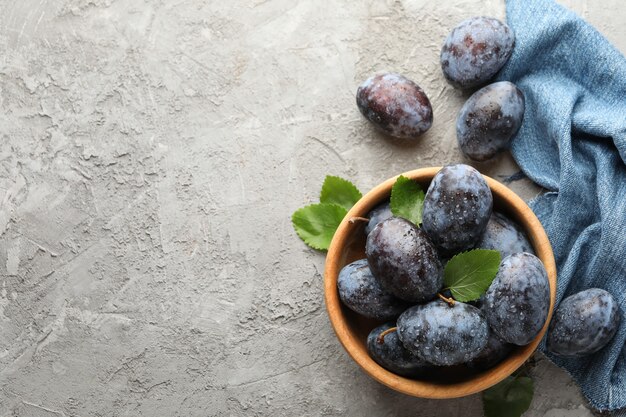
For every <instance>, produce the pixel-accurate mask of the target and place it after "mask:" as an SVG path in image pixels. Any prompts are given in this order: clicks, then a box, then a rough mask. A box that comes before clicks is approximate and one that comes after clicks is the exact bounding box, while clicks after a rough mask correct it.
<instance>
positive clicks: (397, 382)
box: [324, 168, 556, 398]
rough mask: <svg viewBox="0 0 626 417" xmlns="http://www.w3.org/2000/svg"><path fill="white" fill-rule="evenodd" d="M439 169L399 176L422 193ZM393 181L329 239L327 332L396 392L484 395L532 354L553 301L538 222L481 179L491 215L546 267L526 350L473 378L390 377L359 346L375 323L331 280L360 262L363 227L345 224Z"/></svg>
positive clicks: (548, 256)
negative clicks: (541, 314) (506, 222)
mask: <svg viewBox="0 0 626 417" xmlns="http://www.w3.org/2000/svg"><path fill="white" fill-rule="evenodd" d="M439 169H440V168H425V169H418V170H415V171H410V172H407V173H404V174H402V175H404V176H406V177H409V178H412V179H414V180H416V181H417V182H419V183H420V185H421V186H422V188H423V189H424V190H426V189H427V188H428V185H429V184H430V181H431V180H432V178H433V176H434V175H435V174H436V173H437V172H438V171H439ZM396 178H397V177H394V178H391V179H389V180H387V181H385V182H383V183H382V184H380V185H379V186H377V187H375V188H374V189H373V190H372V191H370V192H369V193H367V194H366V195H365V196H363V198H362V199H361V200H359V202H358V203H357V204H356V205H355V206H354V207H353V208H352V209H351V210H350V212H349V213H348V215H347V216H346V218H345V219H344V221H343V222H342V223H341V225H340V226H339V228H338V229H337V232H336V233H335V236H334V238H333V242H332V243H331V247H330V248H329V251H328V255H327V259H326V270H325V277H324V280H325V282H324V285H325V297H326V307H327V310H328V314H329V317H330V320H331V323H332V325H333V328H334V329H335V332H336V333H337V337H338V338H339V340H340V342H341V343H342V344H343V346H344V347H345V349H346V350H347V351H348V353H349V354H350V356H352V358H353V359H354V360H355V361H356V362H357V363H358V364H359V365H360V366H361V367H362V368H363V370H364V371H365V372H366V373H368V374H369V375H370V376H372V377H373V378H374V379H376V380H377V381H379V382H381V383H383V384H385V385H387V386H388V387H390V388H392V389H394V390H396V391H400V392H402V393H405V394H408V395H412V396H416V397H422V398H455V397H461V396H465V395H470V394H473V393H476V392H480V391H482V390H485V389H487V388H489V387H491V386H493V385H495V384H497V383H498V382H500V381H501V380H503V379H504V378H506V377H507V376H508V375H510V374H511V373H513V372H514V371H515V370H516V369H517V368H518V367H519V366H521V365H522V364H523V363H524V362H525V361H526V360H527V359H528V358H529V357H530V356H531V355H532V353H533V352H534V351H535V349H536V348H537V345H538V344H539V342H540V341H541V338H542V337H543V335H544V333H545V331H546V329H547V327H548V324H549V322H550V318H551V316H552V310H553V308H554V301H555V296H556V267H555V265H554V256H553V254H552V249H551V247H550V244H549V241H548V238H547V236H546V234H545V231H544V230H543V227H542V226H541V224H540V223H539V220H538V219H537V218H536V216H535V215H534V213H533V212H532V211H531V210H530V208H529V207H528V206H527V205H526V204H525V203H524V201H523V200H521V199H520V198H519V197H518V196H517V195H516V194H515V193H513V191H511V190H509V189H508V188H507V187H505V186H504V185H502V184H501V183H499V182H497V181H495V180H493V179H491V178H489V177H485V179H486V180H487V183H488V184H489V187H490V188H491V190H492V193H493V197H494V210H495V211H499V212H501V213H504V214H505V215H507V216H508V217H509V218H511V219H512V220H514V221H515V222H516V223H518V224H519V225H521V226H522V228H523V229H524V230H525V231H526V234H527V236H528V238H529V240H530V242H531V244H532V245H533V248H534V250H535V253H536V254H537V256H538V257H539V258H540V259H541V260H542V262H543V264H544V265H545V267H546V270H547V272H548V278H549V280H550V312H549V316H548V320H547V321H546V323H545V325H544V327H543V329H542V331H541V332H540V334H539V335H538V336H537V337H536V338H535V339H534V340H533V342H531V343H530V344H529V345H526V346H522V347H517V348H516V349H514V351H513V352H512V353H511V354H510V355H509V356H508V357H507V358H506V359H505V360H504V361H502V362H501V363H499V364H498V365H496V366H495V367H493V368H491V369H489V370H486V371H483V372H476V371H472V370H470V369H468V368H466V367H464V366H456V367H450V368H447V369H445V370H442V371H439V372H437V373H436V374H433V375H428V376H426V377H425V378H423V379H420V380H414V379H408V378H404V377H401V376H398V375H395V374H393V373H391V372H389V371H387V370H386V369H384V368H382V367H381V366H379V365H378V364H377V363H376V362H374V360H373V359H371V358H370V357H369V355H368V353H367V348H366V345H365V343H366V340H367V335H368V334H369V332H370V331H371V330H372V329H373V328H374V327H376V326H378V325H379V324H381V322H378V321H375V320H371V319H367V318H365V317H363V316H360V315H358V314H356V313H354V312H353V311H351V310H350V309H348V308H347V307H345V306H343V304H342V303H341V302H340V300H339V295H338V293H337V276H338V273H339V271H340V270H341V268H343V267H344V266H345V265H347V264H348V263H350V262H353V261H355V260H357V259H363V258H364V257H365V232H364V229H365V223H364V222H355V223H350V221H349V219H350V218H352V217H366V216H367V214H368V213H369V211H370V210H371V209H372V208H374V207H375V206H377V205H378V204H380V203H382V202H383V201H385V200H387V199H389V196H390V193H391V186H392V185H393V183H394V182H395V180H396Z"/></svg>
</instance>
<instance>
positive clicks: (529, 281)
mask: <svg viewBox="0 0 626 417" xmlns="http://www.w3.org/2000/svg"><path fill="white" fill-rule="evenodd" d="M549 308H550V284H549V282H548V274H547V272H546V269H545V267H544V266H543V264H542V263H541V260H540V259H539V258H537V257H536V256H535V255H533V254H530V253H525V252H522V253H514V254H513V255H509V256H507V257H506V258H504V259H503V260H502V262H501V263H500V269H499V270H498V273H497V275H496V277H495V278H494V280H493V282H492V283H491V286H490V287H489V290H487V294H486V295H485V303H484V305H483V307H482V311H483V312H484V313H485V315H486V316H487V321H488V322H489V326H490V327H491V329H492V330H493V331H494V332H495V334H496V336H498V337H499V338H500V339H501V340H503V341H505V342H508V343H512V344H514V345H520V346H523V345H527V344H528V343H530V342H531V341H532V340H533V339H534V338H535V337H536V336H537V335H538V334H539V332H540V331H541V328H542V327H543V325H544V324H545V322H546V319H547V318H548V310H549Z"/></svg>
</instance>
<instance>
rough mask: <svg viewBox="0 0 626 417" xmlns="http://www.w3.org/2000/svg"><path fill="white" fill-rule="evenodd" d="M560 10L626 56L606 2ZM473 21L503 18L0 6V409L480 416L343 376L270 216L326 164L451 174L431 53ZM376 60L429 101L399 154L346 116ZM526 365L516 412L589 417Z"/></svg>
mask: <svg viewBox="0 0 626 417" xmlns="http://www.w3.org/2000/svg"><path fill="white" fill-rule="evenodd" d="M563 3H564V4H566V5H568V6H570V7H572V8H573V9H575V10H576V11H578V12H579V13H581V14H582V15H584V16H585V17H586V18H587V19H588V20H590V21H591V22H592V23H593V24H595V25H596V27H598V28H599V29H600V31H602V32H603V33H604V34H605V35H606V36H607V37H608V38H609V39H611V40H612V41H613V42H614V43H615V44H616V45H617V46H618V47H619V48H620V49H621V50H622V51H624V50H626V36H625V35H626V29H625V26H624V18H625V17H626V13H625V12H624V8H623V6H622V2H621V1H620V0H606V1H603V2H589V3H587V2H586V1H579V0H569V1H564V2H563ZM477 14H486V15H494V16H498V17H501V18H502V17H504V4H503V2H502V1H500V0H498V1H495V0H490V1H480V0H465V1H462V0H454V1H448V0H445V1H425V0H415V1H409V0H406V1H365V2H347V1H341V0H324V1H313V0H310V1H300V2H294V1H292V0H266V1H263V0H259V1H243V0H241V1H236V2H231V1H210V0H205V1H200V0H189V1H169V0H160V1H159V0H156V1H140V0H128V1H122V0H117V1H115V0H91V1H88V0H20V1H10V0H0V48H1V50H0V102H1V104H2V113H1V115H0V134H1V139H0V140H1V142H0V145H1V147H0V416H207V415H208V416H243V415H246V416H254V415H266V416H269V415H271V416H276V417H279V416H305V415H307V416H308V415H311V416H313V415H329V416H331V415H332V416H339V415H341V416H366V415H376V416H418V415H419V416H447V417H454V416H459V417H460V416H463V417H471V416H480V415H481V408H480V399H479V397H478V396H474V397H470V398H466V399H461V400H454V401H445V402H438V401H425V400H419V399H414V398H409V397H405V396H402V395H400V394H396V393H394V392H392V391H390V390H388V389H387V388H385V387H383V386H381V385H379V384H377V383H376V382H374V381H373V380H371V379H370V378H369V377H367V376H366V375H364V374H363V373H362V372H361V371H360V370H359V368H358V367H357V366H356V365H355V364H354V363H353V362H352V361H351V360H350V359H349V357H348V356H347V355H346V353H345V352H344V351H343V350H342V348H341V346H340V345H339V343H338V342H337V340H336V339H335V336H334V334H333V332H332V330H331V328H330V325H329V322H328V319H327V316H326V312H325V309H324V305H323V302H322V275H321V271H322V268H323V264H324V255H323V254H321V253H317V252H315V251H313V250H309V249H308V248H307V247H306V246H304V244H302V242H300V240H299V239H298V238H297V237H296V235H295V233H294V232H293V230H292V227H291V224H290V215H291V213H292V212H293V211H294V210H295V209H296V208H298V207H300V206H302V205H304V204H306V203H308V202H312V201H313V200H315V199H316V198H317V193H318V191H319V188H320V185H321V183H322V180H323V178H324V176H325V175H326V174H327V173H329V174H335V175H341V176H344V177H347V178H350V179H352V180H353V181H354V182H355V183H356V184H357V185H358V186H359V187H360V188H361V189H362V190H364V191H365V190H368V189H369V188H370V187H372V186H373V185H375V184H377V183H378V182H380V181H381V180H383V179H386V178H388V177H390V176H392V175H394V174H397V173H399V172H402V171H406V170H409V169H414V168H417V167H423V166H431V165H441V164H444V163H449V162H454V161H461V160H462V157H461V155H460V154H459V152H458V150H457V147H456V143H455V137H454V127H453V120H454V118H455V115H456V112H457V110H458V109H459V107H460V106H461V104H462V102H463V99H464V97H463V96H462V94H460V93H459V92H457V91H454V90H453V89H452V88H450V87H449V86H447V85H446V84H445V82H444V80H443V77H442V75H441V73H440V70H439V64H438V54H439V48H440V45H441V43H442V41H443V38H444V36H445V35H446V33H447V32H448V31H449V29H450V28H451V27H452V26H454V25H455V24H456V23H457V22H459V21H460V20H462V19H463V18H466V17H469V16H472V15H477ZM382 69H393V70H396V71H400V72H403V73H405V74H406V75H408V76H409V77H410V78H412V79H414V80H415V81H417V82H418V83H419V84H420V85H421V86H422V87H423V88H424V89H425V90H426V92H427V93H428V95H429V96H430V98H431V100H432V101H433V103H434V111H435V123H434V126H433V128H432V129H431V130H430V131H429V132H428V134H426V135H425V136H424V137H423V138H422V139H421V140H420V141H419V142H418V143H416V144H415V145H414V146H406V145H399V144H394V143H393V142H390V141H388V140H386V139H384V138H383V137H381V136H380V135H378V134H377V133H375V132H374V131H373V130H372V128H371V127H370V126H368V125H367V124H366V123H365V122H364V121H363V120H362V119H361V117H360V116H359V114H358V112H357V110H356V106H355V104H354V93H355V90H356V86H357V85H358V83H359V82H360V81H361V80H362V79H364V78H365V77H366V76H368V75H369V74H370V73H372V72H373V71H377V70H382ZM479 169H481V171H483V172H484V173H487V174H490V175H494V176H496V177H498V176H499V175H508V174H512V173H514V172H516V171H517V168H516V167H515V165H514V164H513V163H512V162H511V159H510V157H508V156H503V157H502V158H501V159H499V160H498V161H496V162H494V163H491V164H488V165H483V166H479ZM513 188H514V189H515V190H516V191H518V192H519V193H520V194H521V195H522V196H523V197H524V198H531V197H533V196H534V195H536V194H537V192H539V190H537V189H536V188H534V187H533V186H531V185H530V184H529V183H528V182H526V181H519V182H516V183H514V184H513ZM533 373H534V376H535V377H536V396H535V400H534V402H533V405H532V410H531V411H530V412H528V414H527V415H528V416H529V417H530V416H533V417H534V416H545V417H558V416H578V417H582V416H589V415H591V413H590V412H589V411H587V409H586V407H585V405H584V402H583V400H582V399H581V397H580V394H579V391H578V389H577V387H576V386H575V385H574V384H573V383H572V382H571V380H570V379H569V377H568V376H567V375H566V374H565V373H564V372H562V371H560V370H558V369H557V368H555V367H554V366H552V365H550V364H549V363H547V362H546V361H545V360H544V359H543V358H541V357H539V358H538V364H537V366H536V367H535V368H534V371H533Z"/></svg>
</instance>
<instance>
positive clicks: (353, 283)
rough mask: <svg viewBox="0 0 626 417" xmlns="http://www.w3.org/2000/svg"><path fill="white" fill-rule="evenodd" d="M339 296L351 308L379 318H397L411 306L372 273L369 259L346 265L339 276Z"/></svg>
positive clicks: (366, 315)
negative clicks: (392, 293)
mask: <svg viewBox="0 0 626 417" xmlns="http://www.w3.org/2000/svg"><path fill="white" fill-rule="evenodd" d="M337 289H338V291H339V298H340V299H341V301H342V302H343V303H344V304H345V305H346V306H347V307H348V308H350V310H352V311H354V312H356V313H359V314H361V315H362V316H365V317H369V318H372V319H377V320H391V319H395V318H396V317H398V316H399V315H400V313H402V312H403V311H404V310H406V309H407V308H408V307H409V304H408V303H406V302H405V301H402V300H400V299H398V298H396V297H394V296H393V295H391V294H390V293H388V292H387V291H385V290H383V288H382V287H381V286H380V284H379V282H378V280H377V279H376V278H375V277H374V275H372V272H371V271H370V267H369V266H368V265H367V259H359V260H358V261H354V262H352V263H351V264H348V265H346V266H344V267H343V268H342V269H341V271H340V272H339V277H338V278H337Z"/></svg>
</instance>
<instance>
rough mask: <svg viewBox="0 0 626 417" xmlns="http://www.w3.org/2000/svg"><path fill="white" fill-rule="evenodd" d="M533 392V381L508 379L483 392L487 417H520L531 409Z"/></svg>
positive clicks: (515, 378)
mask: <svg viewBox="0 0 626 417" xmlns="http://www.w3.org/2000/svg"><path fill="white" fill-rule="evenodd" d="M533 391H534V388H533V380H532V379H530V378H528V377H526V376H521V377H512V376H510V377H508V378H507V379H505V380H504V381H502V382H500V383H499V384H498V385H496V386H495V387H491V388H489V389H488V390H486V391H485V392H483V411H484V412H485V417H520V416H521V415H522V414H524V412H525V411H526V410H528V407H530V403H531V402H532V400H533Z"/></svg>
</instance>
